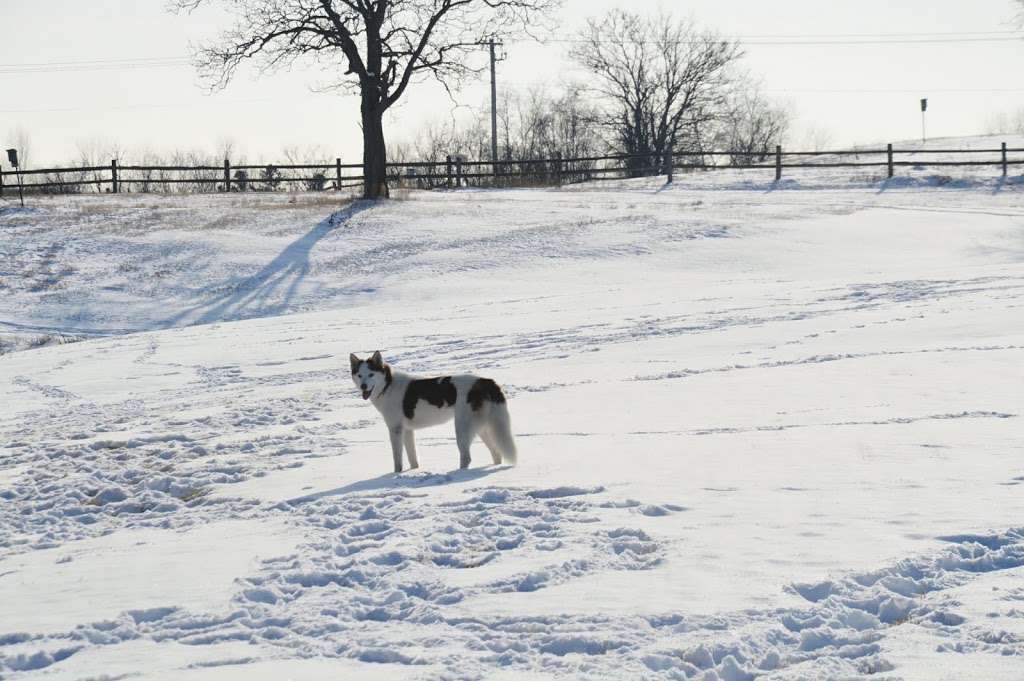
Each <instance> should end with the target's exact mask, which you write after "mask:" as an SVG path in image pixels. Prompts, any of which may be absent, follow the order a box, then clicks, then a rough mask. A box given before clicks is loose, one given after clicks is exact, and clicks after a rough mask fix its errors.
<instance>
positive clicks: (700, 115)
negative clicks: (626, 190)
mask: <svg viewBox="0 0 1024 681" xmlns="http://www.w3.org/2000/svg"><path fill="white" fill-rule="evenodd" d="M570 56H571V57H572V59H573V60H574V61H576V62H577V63H578V64H580V65H581V66H582V67H584V68H585V69H587V70H588V71H590V72H591V73H592V74H593V75H594V77H595V83H596V84H595V86H594V89H595V90H596V91H597V93H598V94H599V95H600V96H601V97H602V98H603V99H604V100H605V102H606V104H607V113H606V117H605V124H606V126H607V127H609V128H610V129H611V130H612V132H613V133H614V135H615V136H616V138H617V142H618V146H619V147H620V150H621V151H622V152H624V153H626V154H630V155H639V156H642V158H639V159H633V160H632V161H631V163H630V171H631V174H633V175H641V174H644V172H645V170H647V169H648V168H649V167H650V166H651V165H660V163H658V160H659V159H661V158H663V156H664V154H665V153H666V152H667V151H668V150H669V149H673V148H675V146H676V144H677V143H681V142H686V141H689V142H691V144H689V145H688V146H699V140H700V136H701V133H702V129H703V127H704V126H706V125H707V124H708V123H710V122H712V121H714V120H715V119H716V118H717V117H718V116H719V115H720V114H721V113H722V110H723V106H724V103H725V101H726V97H727V94H728V92H727V88H726V85H727V84H728V81H729V67H730V66H731V65H732V64H733V63H734V62H735V61H736V60H737V59H739V57H740V56H741V51H740V48H739V45H738V44H737V43H735V42H732V41H729V40H726V39H724V38H722V37H720V36H719V35H717V34H715V33H713V32H710V31H700V30H698V29H696V28H695V27H694V26H693V25H692V24H690V23H689V22H686V21H679V20H677V19H674V18H673V17H672V16H671V15H668V14H658V15H654V16H649V17H648V16H641V15H639V14H634V13H631V12H627V11H624V10H612V11H611V12H609V13H608V14H606V15H605V16H604V17H603V18H601V19H591V20H590V21H589V22H588V26H587V28H586V29H584V30H583V32H582V33H581V34H580V35H579V44H578V45H577V46H576V47H574V48H573V49H572V50H571V52H570Z"/></svg>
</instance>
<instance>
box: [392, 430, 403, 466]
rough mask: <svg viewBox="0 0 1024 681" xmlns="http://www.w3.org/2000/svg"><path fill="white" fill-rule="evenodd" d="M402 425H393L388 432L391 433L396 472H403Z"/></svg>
mask: <svg viewBox="0 0 1024 681" xmlns="http://www.w3.org/2000/svg"><path fill="white" fill-rule="evenodd" d="M402 431H403V428H402V426H391V427H390V428H388V433H389V434H390V435H391V456H393V457H394V459H395V472H396V473H401V472H402V435H403V432H402Z"/></svg>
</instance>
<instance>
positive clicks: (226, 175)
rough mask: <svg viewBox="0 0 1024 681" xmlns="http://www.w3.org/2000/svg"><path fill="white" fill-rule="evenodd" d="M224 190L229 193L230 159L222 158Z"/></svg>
mask: <svg viewBox="0 0 1024 681" xmlns="http://www.w3.org/2000/svg"><path fill="white" fill-rule="evenodd" d="M224 191H225V192H227V193H228V194H230V193H231V161H229V160H228V159H224Z"/></svg>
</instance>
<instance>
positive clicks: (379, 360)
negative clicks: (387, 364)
mask: <svg viewBox="0 0 1024 681" xmlns="http://www.w3.org/2000/svg"><path fill="white" fill-rule="evenodd" d="M370 366H372V367H373V368H374V369H383V368H384V358H383V357H381V356H380V350H377V351H376V352H374V353H373V356H372V357H370Z"/></svg>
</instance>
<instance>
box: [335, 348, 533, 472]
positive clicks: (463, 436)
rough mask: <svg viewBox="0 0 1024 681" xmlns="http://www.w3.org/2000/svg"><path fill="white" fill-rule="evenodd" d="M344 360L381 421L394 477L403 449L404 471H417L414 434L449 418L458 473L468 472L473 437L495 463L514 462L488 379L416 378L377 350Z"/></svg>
mask: <svg viewBox="0 0 1024 681" xmlns="http://www.w3.org/2000/svg"><path fill="white" fill-rule="evenodd" d="M349 361H350V362H351V363H352V381H353V383H355V384H356V387H357V388H358V389H359V390H360V391H361V392H362V395H363V399H364V400H370V401H371V402H372V403H373V406H375V407H377V411H379V412H380V413H381V416H383V417H384V423H385V424H386V425H387V427H388V433H389V435H390V436H391V453H392V455H393V456H394V459H395V472H396V473H401V472H402V447H403V445H404V447H405V453H406V456H408V457H409V467H410V468H418V467H419V461H418V460H417V459H416V440H415V438H414V436H413V431H415V430H419V429H420V428H427V427H429V426H436V425H440V424H442V423H445V422H447V421H450V420H452V419H453V418H454V419H455V441H456V443H458V446H459V467H460V468H469V460H470V459H469V446H470V445H471V444H472V443H473V439H474V438H475V437H476V436H477V435H479V436H480V439H481V440H483V441H484V444H485V445H487V448H488V449H489V450H491V458H492V459H493V460H494V463H495V464H500V463H507V464H513V465H514V464H515V463H516V443H515V441H514V440H513V439H512V429H511V422H510V421H509V416H508V406H507V404H506V401H505V394H504V393H503V392H502V391H501V388H500V387H499V386H498V384H497V383H495V382H494V381H492V380H491V379H489V378H480V377H479V376H471V375H468V374H465V375H462V376H441V377H439V378H416V377H415V376H410V375H409V374H406V373H403V372H401V371H398V370H396V369H394V368H392V367H391V366H390V365H388V364H386V363H385V362H384V359H383V358H382V357H381V355H380V352H379V351H378V352H375V353H373V356H371V357H370V358H369V359H359V358H358V357H356V355H355V354H352V355H351V356H350V357H349Z"/></svg>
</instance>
